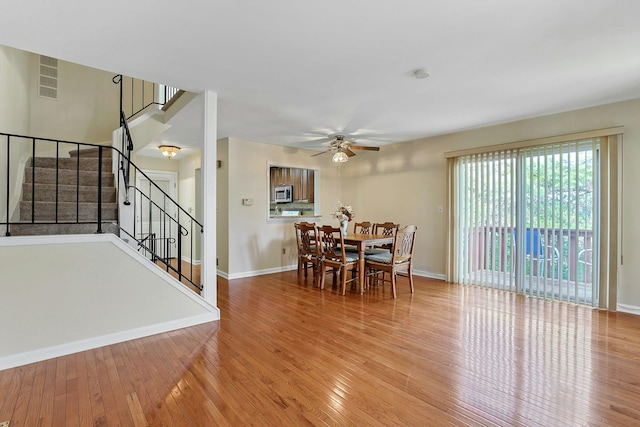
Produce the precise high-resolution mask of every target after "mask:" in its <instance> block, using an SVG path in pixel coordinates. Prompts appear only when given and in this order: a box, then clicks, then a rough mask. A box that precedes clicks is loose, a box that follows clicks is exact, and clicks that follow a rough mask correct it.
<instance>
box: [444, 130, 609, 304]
mask: <svg viewBox="0 0 640 427" xmlns="http://www.w3.org/2000/svg"><path fill="white" fill-rule="evenodd" d="M580 136H582V135H580ZM615 141H617V140H615ZM609 142H610V138H609V137H608V136H606V135H604V136H600V135H596V136H593V137H586V138H581V139H573V140H566V141H557V142H556V141H553V142H548V141H543V142H542V143H540V144H535V143H528V144H511V145H510V146H507V147H504V146H503V147H497V148H496V149H495V150H491V149H485V150H483V151H479V152H471V153H462V154H459V155H452V156H448V157H449V163H448V164H449V193H450V194H449V196H450V197H449V212H450V216H449V258H448V268H447V278H448V280H449V281H453V282H457V283H461V284H472V285H479V286H485V287H490V288H496V289H501V290H508V291H514V292H520V293H524V294H526V295H529V296H534V297H540V298H548V299H556V300H562V301H568V302H573V303H579V304H585V305H591V306H600V307H603V306H606V304H607V298H605V299H604V300H603V301H600V293H601V291H602V290H603V289H605V290H606V289H607V288H606V284H607V283H608V282H609V277H608V276H607V275H601V273H602V271H601V269H600V265H601V261H602V260H603V259H604V260H605V265H606V260H607V259H608V258H607V257H608V256H610V255H611V251H609V246H608V245H610V243H611V241H610V239H609V233H608V231H609V228H610V227H609V222H608V221H609V220H610V219H611V218H612V216H611V215H609V210H610V209H611V204H610V203H609V197H610V191H609V190H610V189H609V187H608V186H609V181H610V180H609V179H608V174H609V171H610V169H609V167H608V163H609V157H610V156H609V155H608V153H609V148H610V147H609V145H610V144H609ZM614 169H615V170H616V171H617V168H614ZM603 173H604V174H605V177H604V178H605V179H604V180H603V179H601V178H602V174H603ZM616 173H617V172H616ZM603 182H604V185H605V189H604V191H603V187H602V186H603ZM616 182H617V181H616ZM616 185H617V184H616ZM603 198H604V200H605V203H604V205H603V204H602V203H601V201H602V200H603ZM603 210H604V211H606V212H607V213H606V215H605V217H604V219H606V221H603V217H602V215H601V213H602V212H603ZM616 223H617V222H616ZM603 225H604V228H605V233H604V238H605V244H604V245H601V243H600V239H601V238H602V236H603V233H602V230H601V227H602V226H603ZM603 248H604V249H603ZM603 251H604V253H603Z"/></svg>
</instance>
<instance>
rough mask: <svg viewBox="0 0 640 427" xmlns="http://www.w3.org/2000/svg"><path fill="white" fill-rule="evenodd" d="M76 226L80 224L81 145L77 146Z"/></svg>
mask: <svg viewBox="0 0 640 427" xmlns="http://www.w3.org/2000/svg"><path fill="white" fill-rule="evenodd" d="M76 157H77V159H78V160H77V161H76V224H77V223H79V222H80V144H76Z"/></svg>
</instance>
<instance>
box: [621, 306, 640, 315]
mask: <svg viewBox="0 0 640 427" xmlns="http://www.w3.org/2000/svg"><path fill="white" fill-rule="evenodd" d="M617 309H618V311H621V312H623V313H629V314H637V315H640V307H637V306H635V305H628V304H618V307H617Z"/></svg>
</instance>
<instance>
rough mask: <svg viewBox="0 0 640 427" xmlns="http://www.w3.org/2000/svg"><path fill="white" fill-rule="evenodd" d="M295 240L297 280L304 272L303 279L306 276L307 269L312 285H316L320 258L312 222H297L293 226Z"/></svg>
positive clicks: (314, 226) (316, 236) (316, 232)
mask: <svg viewBox="0 0 640 427" xmlns="http://www.w3.org/2000/svg"><path fill="white" fill-rule="evenodd" d="M294 227H295V229H296V240H297V242H298V279H300V276H301V274H302V271H303V270H304V277H305V278H307V276H308V269H309V267H311V269H312V272H313V284H314V286H316V285H317V284H318V279H319V275H318V270H319V264H320V257H319V254H318V229H317V228H316V225H315V224H314V223H312V222H299V223H296V224H294Z"/></svg>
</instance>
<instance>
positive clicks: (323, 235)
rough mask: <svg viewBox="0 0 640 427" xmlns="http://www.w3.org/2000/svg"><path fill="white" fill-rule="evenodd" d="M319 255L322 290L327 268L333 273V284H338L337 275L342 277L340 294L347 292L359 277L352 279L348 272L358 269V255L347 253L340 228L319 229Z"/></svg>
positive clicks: (324, 227)
mask: <svg viewBox="0 0 640 427" xmlns="http://www.w3.org/2000/svg"><path fill="white" fill-rule="evenodd" d="M318 232H319V253H320V279H319V280H320V289H324V282H325V276H326V274H327V268H331V269H332V272H333V283H334V285H335V284H336V275H339V276H340V290H339V292H340V294H342V295H345V294H346V292H347V283H349V282H353V281H355V280H356V278H357V276H355V275H353V276H352V277H350V278H347V276H349V275H348V274H347V271H348V270H350V269H354V268H357V265H358V259H359V258H358V254H354V253H351V252H347V251H346V250H345V247H344V237H343V236H342V232H341V231H340V228H339V227H332V226H330V225H324V226H322V227H320V228H319V229H318Z"/></svg>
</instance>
